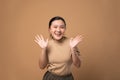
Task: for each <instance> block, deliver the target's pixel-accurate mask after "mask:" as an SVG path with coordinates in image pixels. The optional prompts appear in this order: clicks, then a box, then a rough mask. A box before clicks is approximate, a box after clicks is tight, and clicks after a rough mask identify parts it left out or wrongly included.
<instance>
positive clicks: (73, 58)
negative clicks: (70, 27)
mask: <svg viewBox="0 0 120 80" xmlns="http://www.w3.org/2000/svg"><path fill="white" fill-rule="evenodd" d="M65 31H66V22H65V20H64V19H63V18H62V17H59V16H55V17H53V18H52V19H51V20H50V22H49V32H50V39H49V40H48V39H46V40H45V39H44V38H43V36H42V35H40V36H39V35H37V36H35V42H36V43H37V44H38V45H39V46H40V47H41V48H42V53H41V54H40V59H39V66H40V69H44V68H47V70H48V71H47V72H46V73H45V75H44V77H43V80H74V78H73V75H72V73H71V65H72V64H74V65H75V66H76V67H77V68H79V67H80V65H81V61H80V59H79V53H80V52H79V50H78V48H77V45H78V43H79V42H81V41H82V36H81V35H78V36H76V37H75V38H70V39H69V38H67V37H65V36H64V33H65Z"/></svg>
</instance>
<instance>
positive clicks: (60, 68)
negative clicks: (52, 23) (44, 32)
mask: <svg viewBox="0 0 120 80" xmlns="http://www.w3.org/2000/svg"><path fill="white" fill-rule="evenodd" d="M69 42H70V39H68V38H63V39H62V40H61V41H60V42H58V41H55V40H53V39H51V40H49V42H48V48H47V54H48V60H49V63H48V66H47V69H48V71H50V72H52V73H54V74H57V75H67V74H70V73H71V64H72V58H71V51H70V45H69Z"/></svg>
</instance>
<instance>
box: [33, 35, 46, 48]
mask: <svg viewBox="0 0 120 80" xmlns="http://www.w3.org/2000/svg"><path fill="white" fill-rule="evenodd" d="M35 42H36V43H37V44H38V45H39V46H40V47H41V48H46V47H47V45H48V39H47V40H44V38H43V36H42V35H40V36H39V35H37V36H35Z"/></svg>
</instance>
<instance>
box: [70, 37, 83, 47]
mask: <svg viewBox="0 0 120 80" xmlns="http://www.w3.org/2000/svg"><path fill="white" fill-rule="evenodd" d="M82 38H83V37H82V35H78V36H76V37H75V38H71V39H70V47H71V48H74V47H75V46H77V45H78V44H79V42H81V41H82Z"/></svg>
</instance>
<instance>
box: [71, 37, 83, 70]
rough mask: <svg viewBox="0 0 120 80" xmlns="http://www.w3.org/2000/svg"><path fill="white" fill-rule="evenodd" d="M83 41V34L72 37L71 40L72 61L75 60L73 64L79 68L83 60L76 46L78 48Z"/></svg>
mask: <svg viewBox="0 0 120 80" xmlns="http://www.w3.org/2000/svg"><path fill="white" fill-rule="evenodd" d="M81 41H82V36H81V35H78V36H76V37H75V38H71V40H70V48H71V54H72V61H73V64H74V65H75V66H76V67H78V68H79V67H80V65H81V61H80V58H79V52H78V51H77V50H76V48H77V47H76V46H77V45H78V44H79V42H81Z"/></svg>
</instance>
